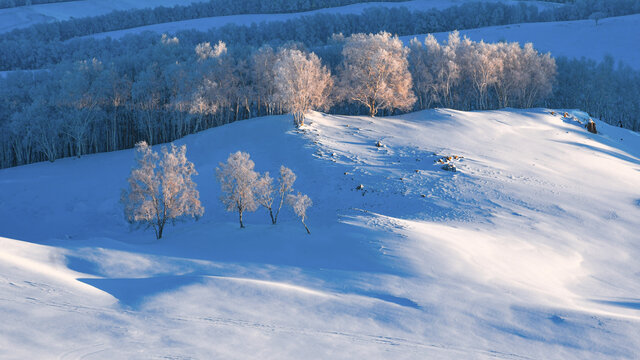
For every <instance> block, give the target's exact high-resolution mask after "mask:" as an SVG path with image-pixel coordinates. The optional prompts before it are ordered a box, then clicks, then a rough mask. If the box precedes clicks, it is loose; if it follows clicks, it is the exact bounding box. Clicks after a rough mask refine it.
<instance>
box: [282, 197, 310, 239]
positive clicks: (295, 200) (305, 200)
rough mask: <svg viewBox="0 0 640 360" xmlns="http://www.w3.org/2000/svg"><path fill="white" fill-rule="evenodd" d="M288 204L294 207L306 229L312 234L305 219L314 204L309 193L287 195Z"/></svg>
mask: <svg viewBox="0 0 640 360" xmlns="http://www.w3.org/2000/svg"><path fill="white" fill-rule="evenodd" d="M287 204H289V205H290V206H291V207H292V208H293V212H295V213H296V215H297V216H298V217H299V218H300V221H302V225H304V228H305V230H307V234H311V231H309V228H308V227H307V224H305V223H304V219H305V218H306V217H307V209H308V208H309V207H311V205H313V203H312V202H311V199H310V198H309V197H308V196H307V195H302V194H300V193H298V195H292V194H289V195H287Z"/></svg>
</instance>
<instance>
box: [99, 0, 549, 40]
mask: <svg viewBox="0 0 640 360" xmlns="http://www.w3.org/2000/svg"><path fill="white" fill-rule="evenodd" d="M486 1H487V2H502V3H507V4H518V3H520V2H521V1H516V0H486ZM465 2H477V0H411V1H402V2H369V3H358V4H352V5H346V6H339V7H332V8H325V9H319V10H312V11H305V12H298V13H283V14H246V15H230V16H215V17H207V18H201V19H193V20H183V21H175V22H169V23H161V24H154V25H147V26H140V27H136V28H131V29H124V30H117V31H109V32H104V33H99V34H94V35H90V36H92V37H95V38H98V39H101V38H105V37H111V38H113V39H118V38H121V37H122V36H125V35H128V34H137V33H140V32H143V31H153V32H157V33H167V34H174V33H176V32H178V31H182V30H192V29H193V30H198V31H207V30H209V29H212V28H216V27H221V26H224V25H228V24H235V25H251V24H252V23H261V22H273V21H287V20H291V19H296V18H300V17H303V16H310V15H316V14H360V13H362V11H363V10H364V9H367V8H371V7H385V8H394V7H406V8H407V9H410V10H411V11H426V10H430V9H446V8H448V7H452V6H456V5H461V4H464V3H465ZM525 3H527V4H530V5H537V6H538V8H540V9H545V8H550V7H555V6H558V5H557V4H555V3H548V2H542V1H526V2H525Z"/></svg>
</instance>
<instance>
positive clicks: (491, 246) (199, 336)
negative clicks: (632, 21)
mask: <svg viewBox="0 0 640 360" xmlns="http://www.w3.org/2000/svg"><path fill="white" fill-rule="evenodd" d="M575 114H576V115H577V116H578V117H579V118H584V117H585V115H584V114H582V113H579V112H575ZM307 122H308V125H305V127H304V130H303V131H296V130H294V129H293V126H292V124H291V118H289V117H287V116H276V117H265V118H256V119H252V120H246V121H241V122H237V123H233V124H230V125H225V126H223V127H219V128H214V129H210V130H207V131H204V132H202V133H199V134H196V135H191V136H188V137H186V138H184V139H183V140H180V141H178V142H177V143H179V144H187V146H188V152H187V156H188V157H189V159H190V160H192V161H193V162H194V163H195V166H196V169H197V170H198V171H199V173H200V174H199V175H198V176H197V177H196V178H195V181H196V182H197V183H198V188H199V190H200V195H201V200H202V202H203V205H204V206H205V208H206V210H205V215H204V216H203V217H202V218H201V219H200V220H199V221H197V222H184V223H179V224H177V225H176V226H170V227H168V228H167V229H166V231H165V237H164V238H163V239H162V240H160V241H156V240H154V235H153V233H152V232H151V231H144V230H142V229H130V228H129V225H128V224H127V223H126V222H125V221H124V219H123V215H122V208H121V206H120V205H119V203H118V199H119V196H120V189H121V188H123V187H125V185H126V181H125V179H126V177H127V175H128V172H129V170H130V168H131V166H132V165H133V151H132V150H126V151H119V152H113V153H102V154H96V155H90V156H85V157H83V158H81V159H75V158H74V159H62V160H59V161H56V162H55V163H39V164H32V165H28V166H21V167H16V168H10V169H4V170H0V236H3V237H4V238H0V249H1V250H0V300H1V303H2V306H0V318H2V319H3V321H2V322H1V323H0V358H3V359H24V358H39V359H44V358H58V359H75V358H83V359H114V358H149V359H153V358H171V359H193V358H200V359H209V358H225V359H227V358H231V359H233V358H265V359H283V358H296V359H297V358H308V359H316V358H317V359H327V358H331V359H334V358H335V359H355V358H358V359H361V358H367V359H369V358H378V359H390V358H393V359H425V358H429V359H460V358H464V359H470V358H474V359H478V358H492V359H493V358H501V359H602V358H634V357H635V356H637V354H638V353H639V352H640V335H639V334H640V298H639V297H638V294H639V293H640V281H638V280H639V277H640V263H639V262H638V261H637V259H638V258H639V257H640V232H638V229H639V227H638V217H639V216H640V193H638V184H640V135H638V134H637V133H633V132H630V131H627V130H623V129H619V128H615V127H611V126H608V125H606V124H604V123H601V122H597V125H598V129H599V130H600V132H601V133H600V134H598V135H594V134H590V133H588V132H586V130H585V129H584V128H583V127H582V125H580V124H579V123H578V121H577V120H575V119H563V118H561V117H560V116H559V115H551V114H549V111H548V110H543V109H539V110H528V111H521V110H504V111H487V112H461V111H453V110H430V111H423V112H417V113H413V114H407V115H403V116H399V117H390V118H374V119H372V118H368V117H349V116H331V115H324V114H321V113H314V114H312V115H311V116H310V117H309V119H308V120H307ZM378 140H380V141H382V143H383V144H384V145H385V146H384V147H381V148H378V147H376V146H375V143H376V141H378ZM237 150H243V151H248V152H249V153H251V155H252V159H253V160H254V161H255V162H256V168H257V170H259V171H270V172H271V173H272V174H273V173H275V172H276V171H277V169H278V167H279V166H280V164H285V165H286V166H288V167H290V168H292V169H293V170H294V171H295V172H296V173H297V175H298V180H297V182H296V184H295V185H294V187H295V188H296V189H297V190H299V191H301V192H303V193H307V194H309V196H310V197H311V198H312V199H313V202H314V206H313V207H312V208H311V209H310V211H309V219H308V221H307V224H308V225H309V227H310V229H311V231H312V234H311V235H306V233H305V231H304V228H303V227H302V224H300V222H299V221H297V220H296V219H295V218H294V216H293V214H291V213H290V211H289V210H287V211H286V212H285V213H283V214H282V215H281V219H280V223H279V224H278V225H276V226H272V225H270V224H269V220H268V215H267V213H266V212H265V211H262V210H259V211H258V212H256V213H250V214H246V216H245V221H246V224H247V228H246V229H244V230H241V229H239V227H238V224H237V215H236V214H232V213H226V212H224V209H223V208H222V205H221V204H220V203H219V202H218V200H217V198H218V196H219V186H218V184H217V183H216V182H215V179H214V176H213V174H214V169H215V167H216V165H217V164H218V162H220V161H224V160H225V159H226V157H227V156H228V154H229V153H230V152H234V151H237ZM454 155H457V156H459V157H460V158H459V159H458V160H455V158H454V160H453V161H454V163H455V164H456V166H457V168H458V172H455V173H453V172H447V171H444V170H442V169H441V165H439V164H437V163H435V162H434V161H437V160H438V159H441V158H442V157H444V156H454ZM359 184H362V185H364V189H363V190H356V186H357V185H359Z"/></svg>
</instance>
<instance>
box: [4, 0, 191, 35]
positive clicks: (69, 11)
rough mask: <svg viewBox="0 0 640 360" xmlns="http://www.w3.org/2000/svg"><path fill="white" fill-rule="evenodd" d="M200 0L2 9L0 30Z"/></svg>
mask: <svg viewBox="0 0 640 360" xmlns="http://www.w3.org/2000/svg"><path fill="white" fill-rule="evenodd" d="M195 2H202V1H198V0H193V1H189V0H187V1H184V0H110V1H105V0H72V1H65V2H59V3H49V4H37V5H29V6H18V7H13V8H6V9H0V33H3V32H8V31H11V30H14V29H19V28H24V27H28V26H31V25H35V24H39V23H46V22H53V21H58V20H60V21H62V20H69V19H71V18H83V17H89V16H98V15H104V14H107V13H110V12H112V11H115V10H131V9H144V8H154V7H158V6H168V7H171V6H175V5H189V4H191V3H195Z"/></svg>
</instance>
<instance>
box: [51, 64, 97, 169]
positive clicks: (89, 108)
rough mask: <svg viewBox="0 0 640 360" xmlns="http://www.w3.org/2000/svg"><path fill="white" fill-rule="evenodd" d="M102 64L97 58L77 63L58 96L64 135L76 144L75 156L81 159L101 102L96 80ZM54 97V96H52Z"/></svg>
mask: <svg viewBox="0 0 640 360" xmlns="http://www.w3.org/2000/svg"><path fill="white" fill-rule="evenodd" d="M101 71H102V63H101V62H100V61H98V60H97V59H93V60H91V61H80V62H78V63H76V64H74V66H73V68H71V69H69V70H68V71H66V72H65V74H64V76H63V77H62V83H61V91H60V93H59V94H55V95H56V96H58V97H59V99H58V101H57V102H58V103H59V104H61V105H62V106H63V107H64V109H63V114H64V117H65V119H64V122H63V123H64V127H63V129H64V132H65V134H66V135H67V136H69V138H71V139H72V141H73V142H74V144H75V154H76V156H77V157H80V156H81V155H82V154H83V153H84V152H85V149H86V147H87V142H88V140H89V137H90V131H91V128H92V126H93V123H94V122H95V121H96V118H97V117H98V116H97V114H98V113H99V110H100V109H99V106H100V103H101V99H100V97H99V96H100V94H99V91H97V81H96V79H97V78H98V76H99V74H100V72H101ZM52 95H53V94H52Z"/></svg>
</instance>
